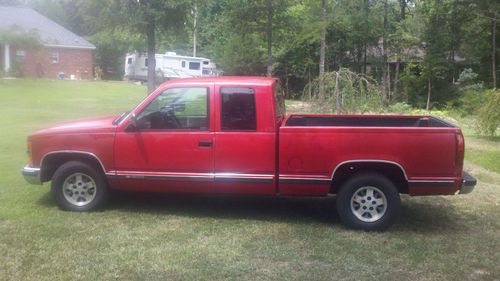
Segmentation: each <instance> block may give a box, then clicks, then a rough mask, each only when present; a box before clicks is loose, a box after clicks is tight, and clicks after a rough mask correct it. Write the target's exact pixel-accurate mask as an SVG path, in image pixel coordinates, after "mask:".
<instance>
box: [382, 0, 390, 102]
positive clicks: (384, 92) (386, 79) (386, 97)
mask: <svg viewBox="0 0 500 281" xmlns="http://www.w3.org/2000/svg"><path fill="white" fill-rule="evenodd" d="M387 1H388V0H385V1H384V34H383V36H382V58H383V62H382V100H383V103H384V106H386V107H387V106H389V85H388V84H389V75H388V71H387V9H388V4H387Z"/></svg>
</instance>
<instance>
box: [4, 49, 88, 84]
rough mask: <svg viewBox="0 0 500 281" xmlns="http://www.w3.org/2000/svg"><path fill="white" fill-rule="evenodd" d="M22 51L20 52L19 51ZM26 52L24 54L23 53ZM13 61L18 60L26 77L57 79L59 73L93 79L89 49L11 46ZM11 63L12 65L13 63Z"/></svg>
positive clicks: (65, 75) (67, 77)
mask: <svg viewBox="0 0 500 281" xmlns="http://www.w3.org/2000/svg"><path fill="white" fill-rule="evenodd" d="M18 51H20V52H18ZM22 54H24V56H23V55H22ZM11 58H12V60H11V62H12V63H14V60H16V61H17V62H18V63H19V65H20V66H21V71H22V75H23V76H24V77H37V78H48V79H57V78H58V76H59V73H64V78H65V79H69V78H70V76H71V75H75V78H76V79H87V80H90V79H93V77H94V75H93V56H92V50H89V49H71V48H42V49H37V50H32V49H22V48H19V47H18V48H11ZM12 63H11V65H12Z"/></svg>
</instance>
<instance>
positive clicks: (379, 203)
mask: <svg viewBox="0 0 500 281" xmlns="http://www.w3.org/2000/svg"><path fill="white" fill-rule="evenodd" d="M351 211H352V213H353V214H354V215H355V216H356V217H357V218H358V219H359V220H361V221H363V222H375V221H377V220H379V219H380V218H382V217H383V216H384V214H385V212H386V211H387V198H386V197H385V195H384V193H383V192H382V191H380V189H378V188H376V187H374V186H363V187H360V188H359V189H358V190H356V192H354V194H353V195H352V197H351Z"/></svg>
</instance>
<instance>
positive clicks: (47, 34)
mask: <svg viewBox="0 0 500 281" xmlns="http://www.w3.org/2000/svg"><path fill="white" fill-rule="evenodd" d="M0 30H1V31H4V32H9V31H11V32H17V33H19V31H21V32H25V33H28V32H30V33H35V34H36V37H37V38H39V41H40V42H39V43H40V44H41V45H42V47H40V48H33V47H32V46H27V45H22V43H19V42H15V43H12V42H7V41H5V42H1V43H0V66H1V69H2V71H3V72H4V73H12V72H13V69H16V70H17V71H19V72H20V75H21V76H24V77H37V78H49V79H57V78H59V79H60V78H73V79H92V78H93V55H92V52H93V50H94V49H95V48H96V47H95V46H94V45H93V44H92V43H90V42H88V41H87V40H85V39H83V38H81V37H80V36H78V35H76V34H74V33H73V32H71V31H69V30H68V29H66V28H64V27H63V26H61V25H59V24H57V23H55V22H54V21H52V20H50V19H48V18H47V17H45V16H43V15H41V14H40V13H38V12H37V11H35V10H33V9H30V8H27V7H18V6H0Z"/></svg>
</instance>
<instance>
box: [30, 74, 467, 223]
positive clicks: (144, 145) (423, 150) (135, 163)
mask: <svg viewBox="0 0 500 281" xmlns="http://www.w3.org/2000/svg"><path fill="white" fill-rule="evenodd" d="M28 152H29V158H30V160H29V164H28V165H27V166H26V167H24V169H23V171H22V173H23V175H24V177H25V178H26V179H27V180H28V181H29V182H30V183H38V184H40V183H43V182H47V181H52V184H51V185H52V192H53V194H54V196H55V198H56V201H57V203H58V205H59V206H60V207H61V208H62V209H64V210H72V211H88V210H92V209H95V208H97V207H100V206H102V205H103V203H104V201H105V199H106V197H107V195H108V189H116V190H135V191H155V192H191V193H222V194H241V195H267V196H327V195H329V194H336V197H337V209H338V213H339V215H340V218H341V219H342V221H343V222H344V223H345V224H347V225H348V226H350V227H353V228H359V229H366V230H380V229H384V228H386V227H388V226H389V225H390V224H391V223H392V222H393V221H394V219H395V217H396V215H397V214H398V210H399V205H400V198H399V194H400V193H406V194H410V195H452V194H456V193H469V192H471V191H472V189H473V188H474V185H475V184H476V180H475V179H474V178H473V177H471V176H470V175H468V174H467V173H465V172H463V171H462V168H463V158H464V138H463V136H462V133H461V131H460V128H458V127H456V126H454V125H452V124H449V123H447V122H445V121H443V120H440V119H438V118H435V117H432V116H401V115H397V116H396V115H301V114H292V115H288V116H287V115H285V105H284V100H283V96H282V91H281V88H280V84H279V81H277V80H276V79H272V78H264V77H216V78H193V79H179V80H173V81H168V82H166V83H164V84H162V85H161V86H160V87H159V88H158V89H157V90H156V91H155V92H154V93H152V94H151V95H149V96H148V97H147V98H146V99H145V100H144V101H143V102H141V103H140V104H139V105H138V106H137V107H136V108H134V109H133V110H131V111H130V112H127V113H124V114H123V115H121V116H119V117H117V116H111V117H102V118H94V119H85V120H79V121H74V122H68V123H62V124H59V125H55V126H53V127H50V128H47V129H43V130H40V131H38V132H35V133H33V134H31V135H30V136H29V137H28Z"/></svg>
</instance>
